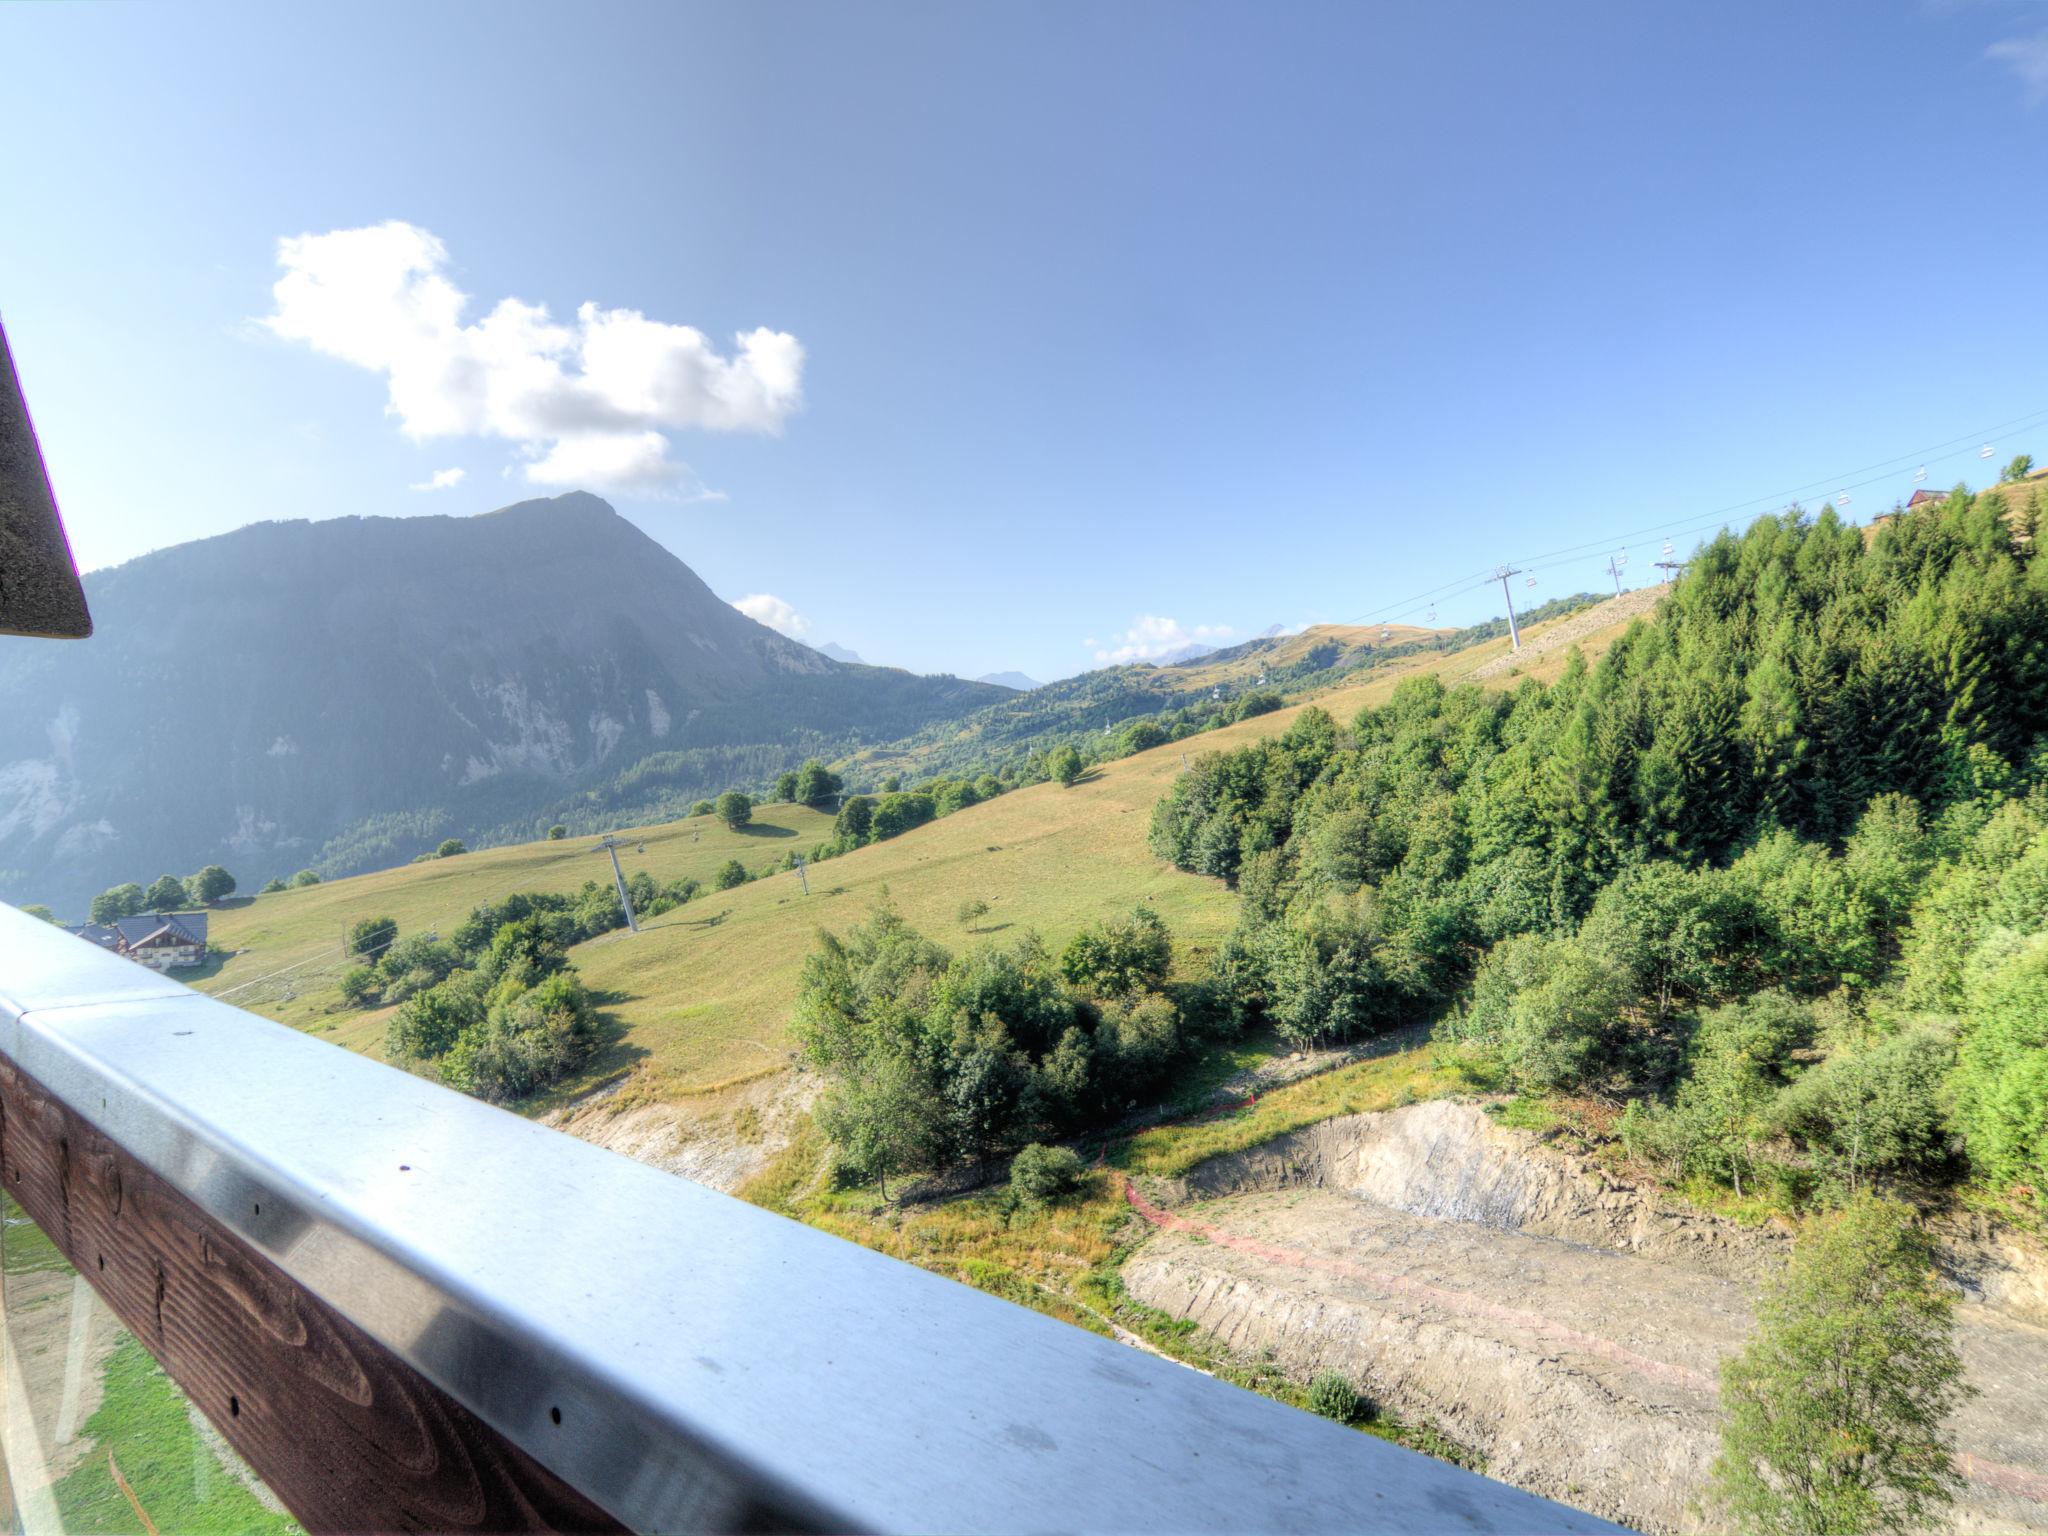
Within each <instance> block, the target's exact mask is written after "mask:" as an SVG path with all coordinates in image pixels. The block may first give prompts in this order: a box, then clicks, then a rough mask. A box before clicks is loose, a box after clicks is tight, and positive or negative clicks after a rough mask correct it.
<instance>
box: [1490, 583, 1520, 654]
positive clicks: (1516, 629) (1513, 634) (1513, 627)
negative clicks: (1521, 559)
mask: <svg viewBox="0 0 2048 1536" xmlns="http://www.w3.org/2000/svg"><path fill="white" fill-rule="evenodd" d="M1521 574H1522V573H1521V572H1520V571H1518V570H1516V569H1515V568H1514V567H1513V566H1512V565H1497V566H1495V567H1494V568H1493V579H1494V580H1495V581H1497V582H1499V583H1500V595H1501V596H1502V597H1504V598H1506V599H1507V600H1508V638H1509V639H1511V640H1513V641H1514V642H1515V645H1514V648H1515V649H1516V650H1518V651H1519V650H1520V649H1521V648H1522V631H1521V627H1520V626H1519V625H1517V624H1516V623H1515V594H1514V593H1512V592H1510V591H1509V590H1508V578H1509V577H1510V576H1519V575H1521Z"/></svg>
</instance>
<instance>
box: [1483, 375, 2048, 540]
mask: <svg viewBox="0 0 2048 1536" xmlns="http://www.w3.org/2000/svg"><path fill="white" fill-rule="evenodd" d="M2034 414H2035V415H2038V416H2040V417H2041V418H2042V419H2043V422H2044V423H2048V411H2039V412H2035V413H2034ZM2019 419H2020V420H2025V419H2026V418H2019ZM2039 424H2042V423H2036V425H2039ZM1971 438H1976V439H1977V440H1978V441H1979V442H1982V441H1983V438H1982V436H1981V434H1979V433H1975V432H1972V433H1970V434H1968V436H1966V437H1961V438H1951V439H1950V440H1949V442H1947V443H1938V444H1936V445H1935V447H1936V448H1946V447H1952V446H1953V445H1954V444H1956V443H1967V442H1969V441H1970V439H1971ZM1973 453H1974V454H1976V455H1977V457H1979V458H1982V457H1983V453H1982V451H1981V450H1980V449H1975V448H1968V447H1965V448H1963V449H1961V450H1959V451H1956V452H1952V453H1946V454H1937V453H1935V451H1934V449H1933V448H1927V449H1922V450H1920V451H1919V452H1916V453H1905V454H1899V455H1897V456H1896V457H1895V458H1893V459H1887V460H1884V461H1883V463H1884V465H1885V466H1887V467H1885V468H1883V469H1879V467H1878V466H1877V465H1872V464H1866V465H1865V466H1864V467H1863V468H1862V469H1858V470H1851V471H1849V472H1848V474H1846V475H1833V476H1830V477H1828V478H1827V479H1825V480H1812V481H1808V482H1807V483H1806V484H1805V485H1802V486H1798V487H1796V488H1795V489H1793V490H1791V491H1786V492H1780V493H1778V494H1777V495H1773V496H1758V497H1753V498H1752V499H1751V500H1749V501H1744V502H1738V503H1736V504H1735V505H1733V506H1729V507H1723V508H1721V509H1720V511H1718V512H1714V513H1711V514H1707V519H1708V520H1707V521H1704V522H1702V521H1700V520H1699V519H1698V518H1679V519H1674V520H1673V521H1672V522H1669V523H1658V524H1654V525H1652V526H1650V527H1648V528H1638V529H1635V530H1633V531H1632V532H1630V533H1628V534H1625V535H1623V537H1624V538H1628V539H1632V538H1643V537H1646V536H1648V535H1651V534H1657V533H1662V532H1664V531H1666V530H1667V529H1669V530H1671V531H1673V532H1680V531H1688V530H1682V529H1680V527H1679V525H1680V524H1681V523H1687V524H1692V525H1694V526H1695V527H1719V526H1720V525H1721V524H1722V523H1723V522H1725V521H1726V520H1727V519H1728V518H1729V517H1731V516H1733V515H1735V514H1736V513H1739V512H1742V511H1744V510H1746V509H1748V508H1752V507H1756V508H1763V507H1767V506H1768V504H1769V503H1772V502H1777V503H1779V504H1781V505H1782V504H1784V503H1786V502H1790V501H1792V500H1795V499H1796V498H1797V497H1798V496H1799V495H1800V493H1801V492H1810V491H1814V490H1818V489H1820V488H1821V487H1823V486H1828V485H1832V486H1834V487H1835V488H1836V489H1837V490H1838V491H1841V490H1849V491H1853V490H1858V489H1860V488H1862V487H1863V486H1866V485H1875V484H1877V482H1879V481H1880V480H1888V479H1890V478H1891V477H1892V476H1893V475H1895V474H1898V473H1899V472H1900V471H1901V470H1902V469H1903V468H1904V466H1905V464H1906V463H1907V462H1910V461H1912V460H1916V459H1917V460H1922V461H1923V467H1924V465H1925V464H1935V463H1941V462H1943V461H1944V460H1947V459H1959V458H1965V457H1967V456H1969V455H1970V454H1973ZM1872 470H1876V471H1877V472H1876V473H1869V474H1868V475H1867V478H1865V479H1861V480H1858V479H1853V478H1852V477H1853V476H1856V475H1865V474H1866V473H1867V472H1869V471H1872ZM1612 537H1613V536H1612V535H1609V536H1608V538H1606V539H1594V540H1591V541H1590V542H1588V543H1585V544H1574V545H1571V546H1570V547H1569V548H1565V549H1555V550H1549V551H1546V552H1545V553H1543V554H1540V555H1530V556H1526V557H1524V558H1523V559H1521V560H1518V561H1517V562H1516V564H1519V565H1527V564H1531V563H1533V562H1535V561H1538V560H1549V559H1552V558H1553V557H1556V556H1562V555H1579V554H1585V553H1588V552H1591V551H1597V550H1598V549H1600V548H1601V546H1602V545H1604V544H1607V543H1609V542H1610V541H1611V540H1612Z"/></svg>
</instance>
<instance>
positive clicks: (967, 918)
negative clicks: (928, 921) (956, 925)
mask: <svg viewBox="0 0 2048 1536" xmlns="http://www.w3.org/2000/svg"><path fill="white" fill-rule="evenodd" d="M954 915H955V916H957V917H958V918H959V919H960V926H961V927H962V928H965V929H966V930H967V931H968V932H970V933H972V932H973V931H974V925H975V924H976V923H978V922H980V921H981V920H982V919H983V918H984V917H987V916H988V903H987V902H985V901H983V900H981V899H980V898H979V897H976V898H974V899H972V900H968V901H963V902H961V903H960V910H959V912H957V913H956V914H954Z"/></svg>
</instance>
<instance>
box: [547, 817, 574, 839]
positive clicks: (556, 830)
mask: <svg viewBox="0 0 2048 1536" xmlns="http://www.w3.org/2000/svg"><path fill="white" fill-rule="evenodd" d="M568 835H569V829H568V828H567V827H565V826H563V825H562V824H561V823H560V822H559V821H558V822H556V823H555V824H554V825H553V826H552V827H549V828H548V841H549V842H551V843H559V842H560V841H561V840H562V839H563V838H565V837H567V836H568Z"/></svg>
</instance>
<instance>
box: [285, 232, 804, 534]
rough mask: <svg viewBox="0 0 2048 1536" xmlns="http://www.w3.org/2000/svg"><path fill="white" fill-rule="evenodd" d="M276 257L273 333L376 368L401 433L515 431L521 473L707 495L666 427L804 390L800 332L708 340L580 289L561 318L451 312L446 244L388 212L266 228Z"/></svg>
mask: <svg viewBox="0 0 2048 1536" xmlns="http://www.w3.org/2000/svg"><path fill="white" fill-rule="evenodd" d="M277 262H278V266H279V268H280V270H281V272H282V275H281V276H280V277H279V278H278V280H277V284H276V287H275V288H274V289H273V294H274V297H275V300H276V306H277V307H276V311H275V312H274V313H273V314H271V315H268V316H266V317H265V318H264V319H263V321H262V324H263V325H264V326H265V327H266V328H267V329H268V330H269V331H270V332H271V333H272V334H273V335H276V336H278V337H280V338H282V339H284V340H286V341H295V342H302V343H304V344H305V345H307V346H309V347H311V348H312V349H313V350H314V351H316V352H321V353H324V354H326V355H327V356H329V357H336V358H340V359H341V360H342V361H344V362H348V363H353V364H354V365H355V366H357V367H358V368H366V369H369V370H370V371H371V372H373V373H379V374H382V375H383V376H384V380H385V385H386V388H387V390H388V392H389V398H388V402H387V404H386V407H385V409H386V411H387V413H388V414H390V415H391V416H393V417H395V418H396V419H397V421H398V426H399V430H400V431H402V432H404V433H405V435H406V436H407V437H409V438H412V439H413V440H415V441H425V440H427V439H429V438H441V437H495V438H501V439H504V440H505V441H508V442H511V443H514V444H516V445H517V446H518V448H519V452H520V457H521V459H522V461H523V464H524V473H525V476H526V478H527V479H528V480H529V481H531V482H532V483H533V484H535V485H560V486H565V485H579V486H589V487H592V488H595V489H599V490H620V491H629V492H635V493H639V494H678V493H680V494H684V495H686V496H689V497H690V498H691V499H698V498H701V497H703V496H707V495H713V494H715V493H709V492H705V491H703V489H702V487H701V486H700V485H698V483H697V481H696V478H695V476H694V475H692V474H691V472H690V469H689V466H688V465H686V464H682V463H679V462H677V461H676V460H674V459H672V458H671V457H669V451H668V450H669V440H668V437H667V436H666V434H667V433H669V432H672V431H678V430H692V429H694V430H699V431H709V432H777V431H780V430H781V428H782V424H783V423H784V422H785V421H787V420H788V419H789V417H790V415H791V414H792V413H794V412H795V411H796V410H797V409H798V408H799V407H800V406H801V405H802V403H803V365H804V349H803V345H802V343H800V342H799V341H798V340H797V339H796V338H795V337H794V336H791V335H789V334H788V333H787V332H784V331H771V330H767V329H765V328H764V329H757V330H752V331H746V332H743V333H741V334H740V335H738V336H735V337H734V338H733V346H732V349H731V351H730V352H729V353H722V352H720V351H719V349H718V348H717V347H716V346H714V345H713V344H712V342H711V340H710V338H709V337H707V336H706V335H705V334H704V333H703V332H702V331H699V330H697V329H696V328H695V327H693V326H687V325H672V324H669V323H667V322H666V321H661V320H650V319H649V318H648V317H647V316H645V315H643V314H641V313H640V312H639V311H638V310H632V309H605V308H602V307H600V306H599V305H597V304H594V303H586V304H584V305H582V306H581V307H579V308H578V309H577V311H576V317H575V320H574V321H573V322H562V321H558V320H556V319H555V318H554V317H553V316H552V315H551V314H550V313H549V312H548V309H547V307H546V306H545V305H540V304H528V303H526V302H524V301H523V300H520V299H514V298H507V299H501V300H499V301H498V303H497V304H496V305H495V306H494V307H493V308H492V309H491V310H490V311H489V312H488V313H486V314H484V315H483V316H482V318H481V319H476V320H466V319H465V318H464V315H465V311H467V310H468V308H469V302H470V301H469V296H468V295H467V294H465V293H463V292H462V291H461V290H460V289H459V288H457V287H456V286H455V284H454V283H453V282H452V281H451V280H450V278H449V276H448V267H449V258H448V250H447V247H446V246H444V245H443V244H442V243H441V241H440V240H439V239H437V238H436V237H435V236H434V235H432V234H431V233H429V232H428V231H426V230H424V229H421V228H419V227H418V226H417V225H413V224H407V223H404V222H402V221H399V220H395V219H394V220H391V221H389V222H386V223H383V224H377V225H373V226H371V227H369V228H365V229H338V230H333V231H330V232H329V233H327V234H324V235H298V236H294V237H291V238H288V239H284V240H280V241H279V242H278V247H277Z"/></svg>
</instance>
